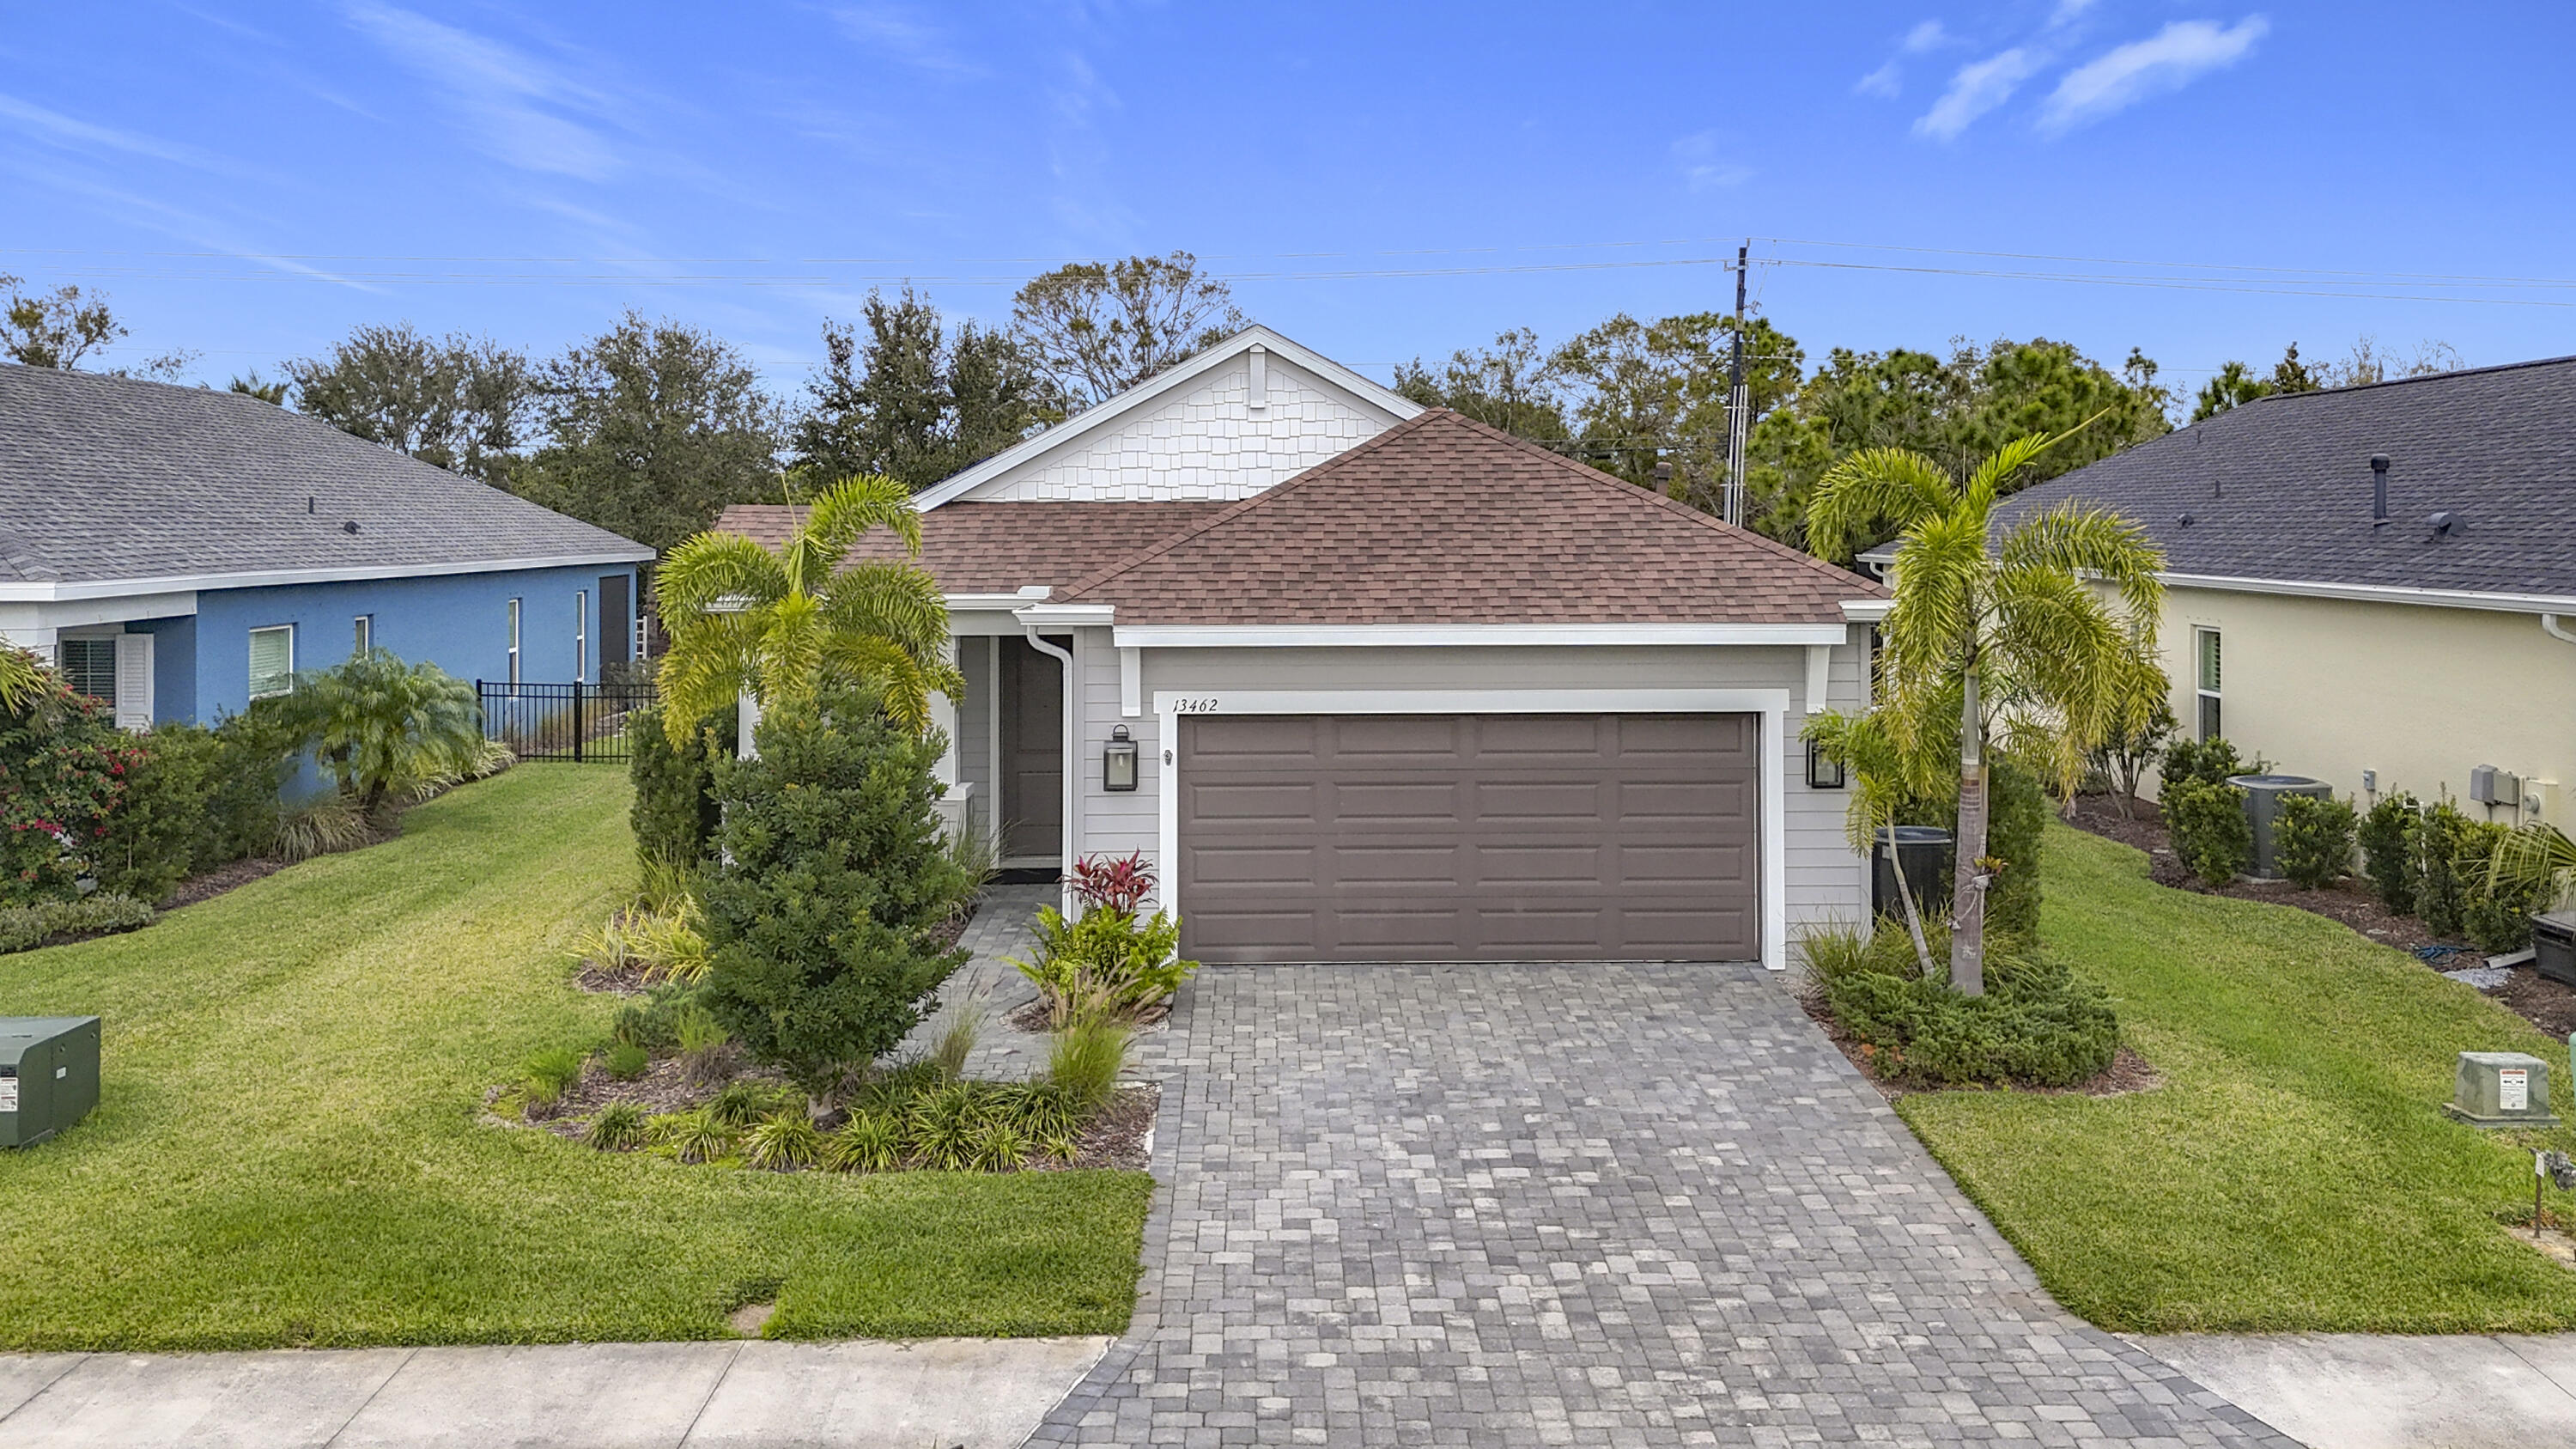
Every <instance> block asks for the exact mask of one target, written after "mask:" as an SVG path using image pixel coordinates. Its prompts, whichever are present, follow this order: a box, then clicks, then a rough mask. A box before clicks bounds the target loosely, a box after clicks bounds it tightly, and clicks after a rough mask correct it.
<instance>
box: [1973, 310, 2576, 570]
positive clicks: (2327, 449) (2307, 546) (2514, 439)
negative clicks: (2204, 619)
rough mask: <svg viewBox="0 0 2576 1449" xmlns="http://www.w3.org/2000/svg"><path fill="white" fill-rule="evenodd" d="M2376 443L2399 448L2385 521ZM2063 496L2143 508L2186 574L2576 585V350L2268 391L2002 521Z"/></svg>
mask: <svg viewBox="0 0 2576 1449" xmlns="http://www.w3.org/2000/svg"><path fill="white" fill-rule="evenodd" d="M2374 453H2385V454H2387V455H2388V459H2389V470H2388V519H2389V521H2388V522H2387V523H2385V524H2382V525H2379V526H2376V527H2374V526H2373V524H2372V522H2371V469H2370V458H2371V455H2372V454H2374ZM2068 498H2077V499H2082V500H2084V501H2086V502H2089V503H2096V504H2102V505H2107V506H2109V507H2111V508H2113V509H2115V510H2116V511H2118V512H2120V513H2121V514H2124V515H2126V516H2127V517H2129V518H2131V519H2134V520H2135V521H2136V522H2137V523H2138V524H2139V525H2140V526H2142V527H2144V528H2145V529H2146V531H2147V532H2148V533H2149V534H2150V535H2151V536H2152V537H2153V538H2154V539H2155V541H2156V543H2157V544H2158V545H2160V546H2161V547H2162V548H2163V549H2164V551H2165V558H2166V567H2167V568H2168V569H2169V570H2170V571H2171V572H2173V573H2175V574H2196V575H2205V576H2216V577H2223V578H2242V579H2263V580H2272V581H2288V582H2316V583H2333V584H2363V585H2372V586H2378V587H2395V588H2409V589H2446V590H2465V591H2470V592H2475V593H2507V594H2543V595H2556V596H2576V357H2558V358H2549V359H2546V360H2543V361H2538V362H2522V363H2514V364H2510V365H2508V366H2503V367H2485V368H2476V369H2471V370H2468V371H2462V372H2448V373H2441V374H2437V375H2435V376H2430V377H2420V378H2408V379H2404V380H2402V381H2398V382H2385V383H2380V384H2377V385H2375V386H2371V387H2355V388H2343V389H2338V390H2335V391H2332V392H2312V393H2299V394H2294V395H2291V396H2287V397H2268V398H2263V399H2261V400H2259V401H2256V402H2252V403H2248V404H2246V405H2244V406H2242V407H2238V408H2235V409H2233V410H2231V411H2228V412H2224V413H2220V414H2219V415H2218V416H2216V417H2214V418H2211V419H2209V420H2208V421H2207V422H2204V423H2200V424H2197V425H2195V426H2192V427H2189V428H2185V429H2183V430H2182V431H2180V432H2176V433H2170V434H2167V435H2166V436H2164V437H2162V438H2158V439H2157V440H2155V441H2154V442H2152V443H2147V444H2143V445H2141V446H2139V447H2136V448H2132V449H2130V450H2129V451H2128V452H2125V453H2122V454H2119V455H2118V456H2116V457H2111V458H2106V459H2104V460H2102V461H2101V462H2099V463H2095V464H2093V465H2091V466H2090V467H2086V468H2080V469H2077V470H2076V471H2075V472H2072V473H2069V474H2067V475H2066V476H2064V477H2062V478H2056V479H2052V480H2050V481H2049V482H2047V483H2043V484H2041V485H2039V486H2038V487H2036V488H2032V489H2029V490H2027V491H2025V492H2022V493H2020V494H2017V495H2015V496H2014V497H2013V498H2012V499H2010V500H2009V501H2008V502H2007V503H2006V504H2005V505H2004V506H2003V507H2002V508H2001V509H1999V510H1998V511H1997V512H1998V517H1999V518H2000V519H2002V520H2003V521H2006V522H2010V521H2012V520H2014V519H2017V518H2020V517H2022V516H2025V515H2026V514H2027V513H2029V512H2030V511H2031V510H2033V509H2038V508H2044V507H2047V506H2049V505H2051V504H2053V503H2057V502H2059V501H2061V500H2064V499H2068ZM2435 513H2447V514H2449V515H2450V516H2451V519H2452V520H2453V523H2452V527H2451V529H2450V530H2449V531H2448V532H2447V533H2442V532H2437V531H2436V530H2435V528H2434V526H2433V524H2432V522H2431V521H2430V520H2431V516H2432V515H2433V514H2435ZM2186 520H2188V521H2186Z"/></svg>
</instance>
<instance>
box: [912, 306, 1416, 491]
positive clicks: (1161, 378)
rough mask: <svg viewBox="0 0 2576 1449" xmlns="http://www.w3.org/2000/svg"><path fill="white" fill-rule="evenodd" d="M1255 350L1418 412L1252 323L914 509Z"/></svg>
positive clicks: (958, 477)
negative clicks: (1257, 348)
mask: <svg viewBox="0 0 2576 1449" xmlns="http://www.w3.org/2000/svg"><path fill="white" fill-rule="evenodd" d="M1255 346H1260V347H1264V348H1267V349H1268V350H1269V351H1270V353H1271V354H1272V355H1273V356H1276V357H1284V358H1287V359H1288V360H1289V361H1290V362H1293V363H1295V364H1296V365H1297V366H1299V367H1302V368H1304V369H1306V370H1307V371H1309V372H1312V373H1314V374H1316V375H1317V376H1319V377H1321V378H1323V379H1324V380H1325V381H1327V382H1330V383H1332V384H1333V385H1335V386H1337V387H1339V388H1341V389H1343V390H1344V391H1346V392H1349V393H1351V394H1353V395H1354V396H1356V397H1358V398H1359V399H1360V400H1361V401H1363V402H1366V403H1368V404H1370V405H1371V406H1373V407H1377V408H1379V409H1382V410H1383V411H1386V412H1390V413H1393V414H1394V415H1395V419H1396V421H1397V422H1402V421H1404V420H1405V419H1406V418H1409V417H1412V416H1413V415H1414V414H1416V413H1418V412H1421V411H1422V404H1420V403H1418V402H1415V401H1413V400H1412V399H1411V398H1408V397H1406V396H1405V395H1404V394H1402V393H1399V392H1395V391H1393V390H1391V389H1389V388H1386V387H1383V386H1381V385H1379V384H1377V383H1374V382H1371V381H1370V380H1368V379H1367V378H1365V377H1362V376H1361V375H1360V374H1358V373H1356V372H1353V371H1351V370H1350V369H1349V368H1347V367H1344V366H1342V365H1341V364H1340V363H1338V362H1335V361H1333V360H1332V359H1331V358H1329V357H1326V356H1324V355H1323V354H1322V353H1319V352H1315V351H1312V350H1309V349H1308V348H1306V347H1305V346H1303V345H1301V344H1299V343H1295V342H1291V341H1289V340H1288V339H1287V338H1285V337H1282V336H1280V335H1279V334H1278V333H1276V332H1273V331H1271V330H1270V329H1269V328H1267V327H1264V326H1261V325H1260V324H1259V323H1255V324H1253V325H1252V326H1250V327H1246V328H1244V329H1243V330H1242V331H1240V332H1237V333H1236V334H1234V335H1233V336H1232V337H1229V338H1227V339H1225V340H1224V341H1223V342H1220V343H1218V344H1216V345H1215V346H1214V347H1211V348H1209V349H1208V350H1207V351H1205V352H1202V353H1200V354H1199V355H1197V356H1196V357H1193V358H1191V359H1189V360H1188V361H1187V362H1184V363H1182V364H1180V365H1179V366H1177V367H1174V368H1172V369H1170V370H1169V371H1166V372H1162V373H1158V374H1156V375H1155V376H1153V377H1150V378H1147V379H1146V380H1145V381H1143V382H1140V383H1138V384H1136V385H1135V386H1134V387H1131V388H1129V389H1127V390H1126V391H1125V392H1122V393H1120V394H1118V395H1117V396H1116V397H1113V398H1109V399H1107V400H1105V401H1103V402H1101V403H1098V404H1096V405H1094V406H1092V407H1090V408H1086V409H1084V410H1083V411H1082V412H1079V413H1076V414H1075V415H1073V416H1072V417H1070V418H1067V419H1066V420H1065V421H1063V422H1061V423H1058V424H1056V425H1055V426H1054V427H1052V428H1049V429H1047V430H1046V431H1045V432H1043V433H1040V434H1038V435H1037V436H1036V437H1034V438H1024V439H1022V440H1021V441H1019V442H1017V443H1013V444H1012V445H1011V446H1009V447H1007V448H1004V449H1003V450H1002V451H1000V452H998V453H995V454H994V455H993V456H991V457H989V458H987V459H985V460H984V461H983V462H981V463H978V464H976V465H975V466H974V467H971V468H969V469H967V470H966V471H964V472H962V473H958V474H955V475H952V476H951V477H949V478H947V479H946V480H944V481H942V482H939V483H935V484H933V485H931V486H930V487H928V488H925V489H923V490H921V491H920V492H919V493H916V494H914V495H913V496H912V506H913V508H914V510H915V511H916V512H921V513H928V512H929V511H930V510H932V509H934V508H937V507H938V506H940V505H941V504H943V503H953V502H955V501H956V500H958V499H959V498H962V497H964V496H965V495H967V494H969V493H972V492H973V491H975V489H977V488H978V487H981V486H982V485H984V484H986V483H989V482H991V481H992V480H994V479H995V478H998V477H1000V476H1002V475H1003V474H1005V473H1008V472H1010V471H1011V470H1012V469H1014V468H1017V467H1019V466H1020V465H1021V464H1023V463H1026V462H1029V461H1031V460H1032V459H1035V458H1038V457H1041V456H1043V455H1044V454H1046V453H1048V452H1051V451H1053V450H1054V449H1056V448H1060V447H1062V446H1064V445H1065V444H1067V443H1070V442H1074V441H1076V440H1077V439H1080V438H1082V437H1084V436H1085V435H1087V434H1089V433H1092V432H1095V431H1097V430H1098V429H1100V428H1101V427H1103V426H1105V425H1106V424H1108V423H1109V422H1111V421H1112V420H1113V419H1116V418H1121V417H1124V416H1126V415H1127V414H1128V413H1131V412H1133V411H1135V410H1136V409H1137V408H1140V407H1143V406H1144V405H1145V404H1147V403H1150V402H1152V401H1154V400H1155V399H1156V398H1159V397H1162V396H1163V395H1164V394H1166V393H1169V392H1171V391H1173V390H1175V389H1177V388H1181V387H1185V386H1187V385H1188V384H1189V383H1191V382H1192V381H1194V380H1196V379H1198V378H1200V377H1202V376H1205V375H1206V374H1208V373H1210V372H1213V371H1215V370H1216V369H1218V368H1220V367H1222V366H1224V365H1225V364H1227V363H1229V362H1232V361H1233V360H1234V359H1236V358H1238V357H1241V356H1242V355H1244V354H1245V353H1247V352H1250V351H1251V350H1252V349H1253V348H1254V347H1255Z"/></svg>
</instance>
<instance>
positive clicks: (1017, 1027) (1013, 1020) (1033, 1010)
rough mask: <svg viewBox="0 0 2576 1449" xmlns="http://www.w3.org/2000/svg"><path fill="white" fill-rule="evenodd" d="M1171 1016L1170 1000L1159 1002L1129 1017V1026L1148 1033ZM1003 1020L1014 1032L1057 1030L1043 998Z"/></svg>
mask: <svg viewBox="0 0 2576 1449" xmlns="http://www.w3.org/2000/svg"><path fill="white" fill-rule="evenodd" d="M1171 1015H1172V1003H1171V1002H1170V1001H1168V1000H1165V1001H1157V1002H1155V1003H1154V1004H1153V1005H1151V1006H1149V1007H1146V1008H1145V1009H1144V1010H1142V1011H1139V1012H1137V1013H1136V1014H1135V1015H1133V1016H1130V1017H1128V1018H1127V1024H1128V1025H1129V1026H1131V1027H1133V1028H1135V1029H1136V1030H1138V1031H1148V1030H1151V1029H1152V1028H1154V1027H1158V1026H1161V1025H1162V1024H1163V1023H1164V1022H1166V1021H1168V1020H1170V1019H1171ZM1002 1020H1003V1021H1004V1022H1005V1023H1006V1024H1008V1025H1009V1027H1010V1028H1011V1030H1013V1031H1026V1032H1047V1031H1053V1030H1055V1021H1054V1019H1053V1018H1052V1017H1050V1016H1049V1015H1048V1014H1047V1001H1046V998H1045V997H1043V996H1040V997H1036V998H1034V999H1032V1000H1029V1001H1023V1002H1021V1003H1020V1004H1019V1005H1018V1006H1016V1007H1013V1008H1012V1009H1011V1011H1010V1013H1009V1014H1008V1015H1006V1016H1004V1017H1003V1018H1002Z"/></svg>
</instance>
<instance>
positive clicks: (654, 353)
mask: <svg viewBox="0 0 2576 1449" xmlns="http://www.w3.org/2000/svg"><path fill="white" fill-rule="evenodd" d="M535 389H536V413H537V417H538V419H539V420H540V421H541V423H542V424H543V426H544V428H545V431H546V435H547V441H546V445H545V446H544V447H543V448H541V449H539V450H538V451H537V453H536V455H535V456H534V457H532V458H530V459H528V460H527V462H526V464H525V465H524V466H522V467H520V468H518V469H516V470H515V471H514V472H513V474H512V486H513V487H514V488H515V489H516V490H517V491H518V492H519V493H521V494H523V495H524V496H526V497H527V498H529V499H531V500H532V501H534V502H537V503H542V504H544V505H545V506H546V507H548V508H552V509H554V510H555V511H557V512H559V513H568V514H571V515H572V516H573V517H575V518H578V519H581V520H582V521H584V522H586V523H595V524H598V525H599V526H600V527H602V528H605V529H608V530H610V531H612V532H615V533H622V534H624V535H626V536H627V537H628V538H631V539H634V540H635V541H637V542H638V543H645V544H650V545H652V546H653V547H654V548H656V549H663V550H668V549H671V548H674V547H676V546H678V544H679V543H680V541H681V540H682V539H685V538H687V537H689V536H690V535H692V534H694V533H697V532H699V531H701V530H703V529H705V528H706V527H707V526H708V525H710V524H712V523H714V522H715V518H716V514H717V513H718V512H719V511H721V510H722V509H723V508H724V506H725V505H726V504H728V503H734V502H739V501H742V500H745V499H751V498H760V497H774V496H776V495H777V493H778V490H779V483H778V453H779V448H780V444H781V442H782V439H781V436H780V433H781V427H780V421H779V417H778V408H777V406H776V404H774V403H773V402H771V400H770V399H769V397H768V396H767V395H766V394H764V393H763V392H762V391H761V390H760V381H759V375H758V374H757V373H756V372H754V371H753V370H752V366H751V364H750V362H749V361H747V360H746V359H745V358H744V357H743V355H742V353H741V352H739V351H738V350H736V349H735V348H734V347H733V346H732V344H730V343H727V342H723V341H721V340H719V339H717V338H715V337H713V336H711V335H709V334H707V333H705V332H701V331H699V330H697V329H696V328H693V327H689V326H686V325H684V324H681V323H678V322H671V321H649V320H647V319H645V318H644V317H642V316H640V315H638V314H636V313H633V312H629V313H627V314H626V316H625V318H624V320H622V321H620V322H619V323H618V324H617V325H616V326H615V327H612V328H610V329H609V330H608V331H607V332H605V333H602V334H601V335H600V336H598V337H595V338H593V339H591V340H590V341H589V342H586V343H583V344H581V345H579V346H577V347H574V348H572V349H571V350H570V351H568V352H566V353H565V354H564V355H563V356H562V357H559V358H556V359H555V360H553V361H551V362H548V363H547V364H545V366H544V367H542V368H540V369H538V371H537V373H536V382H535Z"/></svg>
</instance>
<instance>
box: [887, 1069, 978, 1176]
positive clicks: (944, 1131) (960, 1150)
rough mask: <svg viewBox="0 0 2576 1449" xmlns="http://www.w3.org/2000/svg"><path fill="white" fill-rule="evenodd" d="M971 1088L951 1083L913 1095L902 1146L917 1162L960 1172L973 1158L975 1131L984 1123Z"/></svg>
mask: <svg viewBox="0 0 2576 1449" xmlns="http://www.w3.org/2000/svg"><path fill="white" fill-rule="evenodd" d="M984 1122H985V1117H984V1113H983V1112H982V1110H981V1104H979V1103H978V1102H977V1101H976V1092H975V1089H974V1088H973V1087H972V1086H971V1085H969V1084H968V1083H964V1082H957V1083H952V1084H951V1085H949V1086H945V1087H941V1088H939V1089H938V1090H936V1091H932V1092H925V1093H923V1094H922V1095H921V1096H919V1097H917V1098H915V1099H914V1100H913V1103H912V1112H911V1114H910V1116H909V1117H908V1118H907V1119H906V1121H905V1122H904V1146H905V1147H906V1148H908V1149H909V1150H910V1151H911V1153H912V1156H913V1157H914V1158H915V1159H917V1161H918V1163H919V1165H920V1166H923V1167H929V1168H937V1169H939V1170H941V1171H944V1172H963V1171H965V1170H966V1169H967V1168H968V1167H970V1166H972V1165H973V1163H974V1160H975V1134H976V1133H977V1132H978V1131H979V1130H981V1129H982V1127H983V1126H984Z"/></svg>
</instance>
